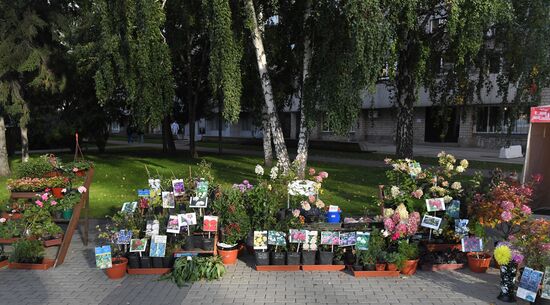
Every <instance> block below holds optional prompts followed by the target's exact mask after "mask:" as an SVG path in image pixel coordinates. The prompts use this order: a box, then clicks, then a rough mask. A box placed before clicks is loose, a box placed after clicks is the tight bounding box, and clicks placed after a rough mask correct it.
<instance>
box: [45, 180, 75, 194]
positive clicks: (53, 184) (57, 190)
mask: <svg viewBox="0 0 550 305" xmlns="http://www.w3.org/2000/svg"><path fill="white" fill-rule="evenodd" d="M46 183H47V186H48V187H50V188H51V190H52V194H53V196H54V197H55V198H58V199H60V198H63V196H64V194H63V190H64V189H65V190H66V189H67V188H68V187H69V185H70V180H69V178H67V177H62V176H57V177H52V178H49V179H48V180H47V182H46Z"/></svg>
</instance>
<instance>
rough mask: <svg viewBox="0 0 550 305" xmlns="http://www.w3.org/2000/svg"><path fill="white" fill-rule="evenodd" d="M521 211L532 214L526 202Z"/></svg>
mask: <svg viewBox="0 0 550 305" xmlns="http://www.w3.org/2000/svg"><path fill="white" fill-rule="evenodd" d="M521 212H523V214H525V215H531V208H530V207H528V206H526V205H525V204H524V205H522V206H521Z"/></svg>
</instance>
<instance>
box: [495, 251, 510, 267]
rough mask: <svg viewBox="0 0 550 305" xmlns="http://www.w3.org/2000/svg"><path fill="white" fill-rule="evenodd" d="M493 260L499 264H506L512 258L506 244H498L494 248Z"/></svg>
mask: <svg viewBox="0 0 550 305" xmlns="http://www.w3.org/2000/svg"><path fill="white" fill-rule="evenodd" d="M494 255H495V260H496V261H497V263H498V264H499V265H501V266H502V265H508V263H510V261H511V260H512V250H510V248H508V247H507V246H498V247H496V248H495V252H494Z"/></svg>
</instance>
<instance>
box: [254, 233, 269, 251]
mask: <svg viewBox="0 0 550 305" xmlns="http://www.w3.org/2000/svg"><path fill="white" fill-rule="evenodd" d="M254 250H267V231H254Z"/></svg>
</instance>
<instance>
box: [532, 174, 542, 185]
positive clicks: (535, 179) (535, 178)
mask: <svg viewBox="0 0 550 305" xmlns="http://www.w3.org/2000/svg"><path fill="white" fill-rule="evenodd" d="M531 179H532V180H533V182H534V183H541V182H542V175H541V174H534V175H533V176H532V177H531Z"/></svg>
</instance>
